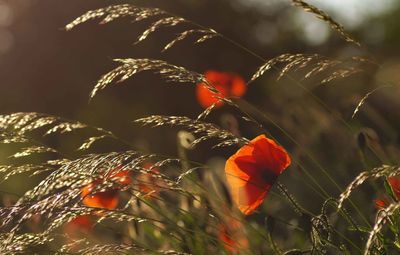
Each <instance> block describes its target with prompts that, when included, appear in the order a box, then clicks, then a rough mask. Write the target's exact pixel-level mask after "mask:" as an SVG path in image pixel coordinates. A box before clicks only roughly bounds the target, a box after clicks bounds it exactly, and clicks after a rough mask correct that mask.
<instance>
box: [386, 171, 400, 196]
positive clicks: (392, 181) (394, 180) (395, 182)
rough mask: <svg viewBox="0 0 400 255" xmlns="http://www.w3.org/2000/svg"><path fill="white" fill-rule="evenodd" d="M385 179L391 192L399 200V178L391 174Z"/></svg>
mask: <svg viewBox="0 0 400 255" xmlns="http://www.w3.org/2000/svg"><path fill="white" fill-rule="evenodd" d="M387 181H388V183H389V185H390V187H391V188H392V191H393V194H394V195H395V196H396V198H397V199H398V200H400V178H399V177H397V176H392V177H389V178H387Z"/></svg>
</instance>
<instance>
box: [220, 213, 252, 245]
mask: <svg viewBox="0 0 400 255" xmlns="http://www.w3.org/2000/svg"><path fill="white" fill-rule="evenodd" d="M218 238H219V240H221V242H222V243H223V245H224V248H225V250H226V251H227V252H229V253H238V252H239V251H240V250H243V249H246V248H247V247H248V245H249V242H248V240H247V237H246V235H245V233H244V232H243V224H242V222H240V221H239V220H237V219H234V218H230V220H229V222H228V223H226V224H223V223H222V224H220V225H219V233H218Z"/></svg>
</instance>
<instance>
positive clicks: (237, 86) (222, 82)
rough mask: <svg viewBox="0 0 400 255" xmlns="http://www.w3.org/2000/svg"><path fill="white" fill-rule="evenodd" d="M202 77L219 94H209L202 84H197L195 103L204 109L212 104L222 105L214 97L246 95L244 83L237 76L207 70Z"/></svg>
mask: <svg viewBox="0 0 400 255" xmlns="http://www.w3.org/2000/svg"><path fill="white" fill-rule="evenodd" d="M204 76H205V78H206V79H207V81H208V82H209V83H210V84H212V85H213V86H215V88H216V89H217V90H218V91H219V92H220V93H221V94H217V93H214V92H211V91H210V90H208V89H207V87H206V85H205V84H204V83H199V84H197V87H196V94H197V101H198V102H199V103H200V104H201V106H202V107H204V108H207V107H209V106H211V105H213V104H214V103H216V105H217V106H221V105H222V104H223V103H222V102H221V101H219V100H218V99H217V98H216V97H231V96H235V97H241V96H243V95H244V93H246V90H247V87H246V82H245V81H244V79H243V78H242V77H240V76H239V75H237V74H234V73H230V72H218V71H214V70H209V71H207V72H205V74H204Z"/></svg>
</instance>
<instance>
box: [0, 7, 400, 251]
mask: <svg viewBox="0 0 400 255" xmlns="http://www.w3.org/2000/svg"><path fill="white" fill-rule="evenodd" d="M289 2H292V4H293V5H295V6H297V7H300V8H302V9H303V10H304V11H306V12H309V13H312V14H314V15H315V16H316V17H317V18H318V19H320V20H322V21H324V22H326V23H327V24H328V25H329V26H331V27H332V28H333V29H334V30H335V31H337V32H338V33H339V35H340V36H341V37H342V38H343V39H344V40H345V41H346V42H349V43H350V45H351V47H359V46H360V43H359V42H358V41H357V40H355V39H353V37H352V36H350V34H349V33H348V32H346V31H345V30H344V28H343V26H341V25H340V24H339V23H338V22H336V21H335V20H334V19H333V18H332V17H330V16H329V15H328V14H327V13H325V12H324V11H322V10H320V9H318V8H317V7H315V6H313V5H311V4H309V3H307V2H305V1H297V0H292V1H289ZM122 18H123V19H128V20H129V21H132V22H138V21H142V20H145V19H150V20H155V21H154V22H152V23H151V24H150V25H149V26H148V27H147V28H146V29H145V30H144V31H143V32H142V33H141V35H140V36H139V38H138V40H137V42H136V43H139V42H144V41H146V40H148V38H149V35H151V34H152V33H156V32H157V31H158V30H159V29H160V28H161V27H164V28H171V27H178V28H179V25H181V24H182V23H185V24H186V25H187V26H188V27H189V29H188V28H185V29H183V31H180V32H179V33H178V34H177V36H176V37H174V39H173V40H172V41H170V42H169V43H168V44H166V45H164V46H163V50H162V51H165V50H169V49H171V48H173V47H179V43H178V42H181V41H184V40H189V39H194V42H195V44H197V43H202V42H205V41H208V40H212V39H216V38H218V40H225V42H226V43H227V44H231V43H232V42H233V41H232V40H231V39H230V38H228V37H225V36H224V35H223V34H220V33H218V32H217V31H215V30H214V29H211V28H206V27H203V26H202V25H199V24H197V23H194V22H192V21H190V20H187V19H185V18H183V17H179V16H176V15H174V14H171V13H168V12H166V11H164V10H161V9H158V8H149V7H138V6H135V5H133V4H121V5H112V6H108V7H105V8H100V9H97V10H90V11H88V12H86V13H84V14H83V15H82V16H80V17H78V18H76V19H75V20H73V21H72V22H70V23H69V24H67V25H66V26H65V29H66V30H68V31H69V30H72V29H78V28H77V27H78V26H79V25H81V24H82V23H85V22H89V21H91V20H100V24H106V23H110V22H112V21H115V20H117V19H122ZM233 44H234V45H235V46H239V47H238V50H243V49H244V47H242V46H240V44H239V43H236V42H233ZM193 47H196V46H193ZM246 49H247V48H246ZM253 55H254V56H256V58H257V60H262V61H263V63H262V65H261V66H260V67H259V68H258V70H254V74H253V75H252V76H251V77H250V78H249V79H247V81H246V78H244V75H241V74H237V73H235V72H231V71H220V70H213V69H212V68H210V69H209V70H207V71H205V72H204V74H203V72H198V71H194V70H189V69H187V68H185V67H182V66H178V65H175V64H173V63H169V62H167V61H164V60H161V59H150V58H136V59H135V58H118V59H115V60H114V61H115V63H117V65H118V66H117V67H116V68H114V69H112V70H111V71H109V72H108V73H106V74H104V75H103V76H101V77H100V79H99V80H98V81H97V83H96V85H95V86H94V87H93V89H92V91H91V92H90V95H89V97H90V99H91V100H93V98H95V97H96V96H97V95H98V94H99V93H100V92H101V93H107V92H106V91H103V90H105V89H106V88H107V87H109V86H110V85H112V84H114V83H122V82H124V83H128V81H127V80H128V79H129V78H131V77H132V76H134V75H136V74H137V73H140V72H145V71H147V72H152V73H154V74H157V75H159V76H161V77H162V78H163V80H164V81H166V82H169V83H171V84H178V83H184V84H187V85H188V86H192V87H193V88H194V90H195V91H196V97H194V98H193V100H196V99H197V103H198V104H199V106H201V107H202V109H203V112H201V113H198V117H197V118H190V117H188V116H168V115H152V116H146V117H141V118H137V119H136V120H134V119H133V120H132V121H133V124H134V125H142V126H144V127H151V128H156V127H161V126H169V127H172V128H174V129H177V130H179V132H178V135H177V137H178V139H177V146H178V155H177V156H173V155H162V154H158V153H157V152H152V153H148V152H141V151H138V150H135V149H134V146H132V145H131V144H130V143H129V142H127V141H125V140H123V139H122V138H120V137H118V135H117V134H114V133H112V132H110V131H107V130H105V129H103V128H99V127H94V126H92V125H88V124H85V123H82V122H78V121H73V120H68V119H64V118H61V117H57V116H52V115H49V114H45V113H36V112H18V113H10V114H4V115H0V145H1V146H10V148H11V147H12V148H13V153H11V154H10V155H8V158H7V162H5V163H3V164H2V165H0V183H4V182H7V181H8V180H9V179H12V178H13V177H15V176H18V175H28V177H27V178H29V177H35V178H40V179H41V181H40V182H38V183H36V184H35V186H34V187H33V188H30V189H29V190H28V191H26V192H25V193H24V194H20V195H18V196H13V199H14V200H15V201H14V202H10V203H8V204H6V203H3V204H2V206H1V207H0V254H98V253H101V254H169V255H173V254H176V255H179V254H182V255H183V254H207V253H208V254H281V255H283V254H285V255H289V254H291V255H294V254H296V255H297V254H365V255H367V254H394V253H390V252H399V250H400V249H399V247H400V245H399V234H400V232H399V217H398V216H399V208H400V203H399V199H400V195H399V194H400V188H399V187H400V185H399V183H400V181H399V179H398V177H397V176H398V175H400V167H399V166H398V165H396V164H390V165H388V164H383V163H382V165H381V166H379V167H373V168H370V169H365V170H364V171H362V172H361V171H360V169H357V173H358V175H356V176H355V177H354V178H353V179H348V180H346V182H347V184H348V186H347V187H340V185H338V184H337V182H336V181H335V173H334V172H328V171H326V170H325V169H324V167H323V166H321V165H320V164H319V163H318V160H316V159H314V157H313V156H312V155H311V154H310V153H309V152H308V151H307V150H306V149H303V148H302V147H301V146H300V144H299V143H298V142H297V140H296V139H297V137H292V136H290V135H289V134H288V133H287V132H286V131H285V128H284V127H283V125H282V126H281V125H280V124H277V123H275V122H274V121H273V118H269V117H268V116H269V115H268V112H267V111H266V112H262V111H261V110H258V109H257V106H255V105H252V103H250V102H247V101H246V100H245V97H246V93H247V92H248V91H249V90H250V89H251V87H252V86H257V83H258V82H259V81H260V80H261V77H262V76H264V75H267V73H268V72H269V71H271V73H272V71H277V73H278V76H277V77H276V80H278V81H279V80H283V79H285V78H288V79H289V80H292V81H294V83H296V84H297V85H299V86H301V87H302V88H303V89H306V88H305V87H303V86H302V84H303V83H304V82H310V81H312V82H314V83H317V84H318V85H322V84H325V85H327V84H330V83H332V82H334V81H337V80H340V79H345V78H349V77H352V76H354V75H363V72H364V67H365V66H364V65H365V64H366V63H370V64H372V65H374V64H375V62H374V61H372V60H371V61H369V60H368V59H367V58H364V57H359V56H354V57H351V58H349V59H347V60H336V59H332V58H329V57H325V56H322V55H319V54H303V53H296V54H293V53H284V54H281V55H279V56H277V57H275V58H272V59H264V58H263V57H260V56H258V55H257V54H255V53H254V54H253ZM257 56H258V57H257ZM298 75H300V76H301V77H302V78H301V79H298V78H295V77H298ZM308 92H309V93H313V92H312V91H308ZM374 92H375V90H373V91H371V92H369V93H368V94H367V95H366V96H365V97H363V98H362V100H361V101H360V102H359V103H358V105H357V106H356V108H355V109H354V111H353V116H352V117H353V118H354V117H355V115H356V113H357V112H359V111H362V109H361V106H362V105H363V104H364V103H365V101H366V100H368V97H369V96H370V95H371V94H372V93H374ZM317 102H318V103H321V102H320V101H317ZM321 104H322V105H323V102H322V103H321ZM280 107H284V105H282V106H280ZM323 107H326V106H325V105H323ZM224 111H226V112H229V113H230V114H231V115H233V117H231V118H230V119H228V122H229V124H230V126H229V125H226V126H220V125H218V124H216V123H213V122H212V121H209V120H208V119H211V118H208V117H209V116H211V115H213V114H219V113H221V112H224ZM231 115H229V116H231ZM237 120H244V121H245V122H246V125H250V126H252V128H250V129H249V130H251V131H250V132H249V131H246V132H241V131H242V130H241V126H240V125H239V124H238V121H237ZM265 123H269V124H271V123H272V125H270V126H267V125H265ZM268 127H274V128H275V129H276V128H277V129H278V130H280V131H281V132H282V134H283V136H282V137H275V136H273V135H271V134H270V131H269V129H268ZM78 132H81V133H82V136H83V138H82V139H81V140H80V142H79V143H78V144H74V148H73V149H72V151H71V152H67V153H66V152H65V151H61V150H58V148H57V146H55V144H54V142H51V141H52V140H51V138H54V137H62V136H68V135H74V134H76V133H78ZM311 132H312V130H310V134H306V135H311ZM242 133H243V134H246V135H242ZM106 140H107V141H108V140H109V141H112V142H114V143H118V144H120V145H121V146H124V148H128V149H125V150H121V151H112V150H110V151H107V152H104V153H92V154H89V152H90V150H91V149H92V148H93V147H95V146H96V144H99V143H101V142H104V141H106ZM288 141H289V142H288ZM200 146H209V149H210V151H211V152H213V151H218V152H219V153H225V162H224V167H222V168H217V167H215V165H213V164H208V163H209V161H207V162H198V161H196V160H192V159H191V158H190V153H189V152H192V151H195V150H196V149H197V148H198V147H200ZM294 147H299V148H300V150H302V152H304V154H302V155H299V154H298V153H295V152H294V150H293V148H294ZM301 157H306V158H307V159H309V160H310V161H312V162H313V164H314V165H316V166H317V167H316V169H313V170H315V171H320V173H322V175H320V176H325V178H326V179H327V180H328V181H329V182H331V184H332V185H333V186H334V187H335V188H337V189H338V190H339V191H340V192H339V193H338V194H337V193H332V194H328V193H327V192H325V189H324V188H325V187H324V184H322V181H320V180H319V179H317V178H316V177H314V173H313V172H310V171H309V170H308V169H307V167H305V166H303V164H302V160H301ZM30 159H32V162H29V160H30ZM21 160H22V161H21ZM337 160H342V159H337ZM343 160H345V159H343ZM21 162H24V163H21ZM298 169H299V170H298ZM297 170H298V171H302V173H303V174H304V176H305V177H304V179H302V181H301V182H300V181H299V184H298V186H296V187H294V186H290V185H285V183H284V182H281V179H284V178H283V177H284V176H286V177H288V178H291V177H292V176H291V172H294V171H297ZM321 178H322V177H321ZM368 181H371V182H372V183H374V185H381V186H382V187H381V190H384V192H381V193H382V194H381V197H379V199H378V200H376V205H377V209H376V217H375V218H376V219H375V221H374V222H371V221H369V220H370V218H371V217H370V216H368V217H366V216H365V215H366V211H363V209H362V208H361V209H360V208H359V206H358V205H357V203H356V202H355V201H353V200H352V198H351V197H352V196H353V194H354V193H357V191H358V190H359V189H361V187H360V186H361V185H362V184H364V183H367V182H368ZM378 181H383V182H381V183H380V182H378ZM304 183H305V184H304ZM306 185H308V186H309V187H308V188H309V189H311V190H313V191H314V195H315V196H320V197H322V198H323V203H321V204H320V207H319V208H320V209H319V210H318V211H316V210H315V207H314V208H307V207H306V206H303V205H302V202H304V201H301V199H299V195H298V193H299V192H302V191H301V189H302V186H306ZM1 192H3V191H1ZM8 195H9V194H8ZM8 195H7V194H5V195H3V194H2V195H1V196H0V198H2V197H3V196H4V197H7V196H8ZM309 199H313V198H309ZM4 201H5V199H4ZM308 202H309V201H308ZM270 203H271V204H272V203H275V204H279V208H283V209H282V210H284V211H285V212H288V214H284V215H282V216H281V215H279V213H278V212H279V210H273V208H272V207H273V206H269V204H270ZM308 204H310V203H308ZM315 204H317V203H315ZM370 204H373V199H372V198H371V199H370ZM365 210H366V209H365ZM288 215H290V218H289V216H288ZM372 217H373V216H372ZM283 229H284V230H283ZM282 233H284V234H282ZM288 235H293V236H294V237H293V239H292V240H294V241H291V243H290V244H285V243H283V242H282V241H281V240H282V239H283V240H284V239H285V238H287V236H288ZM278 239H279V240H278Z"/></svg>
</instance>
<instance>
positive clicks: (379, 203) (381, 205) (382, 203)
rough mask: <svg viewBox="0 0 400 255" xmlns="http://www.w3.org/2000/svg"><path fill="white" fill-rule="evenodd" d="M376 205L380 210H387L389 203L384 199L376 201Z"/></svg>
mask: <svg viewBox="0 0 400 255" xmlns="http://www.w3.org/2000/svg"><path fill="white" fill-rule="evenodd" d="M374 203H375V208H376V209H378V210H382V209H385V208H386V206H387V202H386V201H385V200H383V199H375V200H374Z"/></svg>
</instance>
